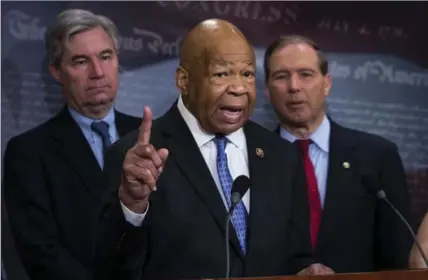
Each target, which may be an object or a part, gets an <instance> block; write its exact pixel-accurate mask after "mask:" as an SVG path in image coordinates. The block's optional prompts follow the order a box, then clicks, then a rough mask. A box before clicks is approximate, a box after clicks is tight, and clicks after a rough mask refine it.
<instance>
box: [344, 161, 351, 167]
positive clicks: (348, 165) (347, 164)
mask: <svg viewBox="0 0 428 280" xmlns="http://www.w3.org/2000/svg"><path fill="white" fill-rule="evenodd" d="M343 167H344V168H346V169H348V168H349V167H351V164H349V162H347V161H345V162H343Z"/></svg>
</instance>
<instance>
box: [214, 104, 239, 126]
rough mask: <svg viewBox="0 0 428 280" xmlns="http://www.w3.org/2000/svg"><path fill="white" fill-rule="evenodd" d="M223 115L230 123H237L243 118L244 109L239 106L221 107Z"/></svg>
mask: <svg viewBox="0 0 428 280" xmlns="http://www.w3.org/2000/svg"><path fill="white" fill-rule="evenodd" d="M219 111H220V112H221V114H222V115H223V120H224V121H225V122H228V123H236V122H238V121H239V120H240V119H241V116H242V113H243V112H244V110H243V109H241V108H238V107H221V108H220V110H219Z"/></svg>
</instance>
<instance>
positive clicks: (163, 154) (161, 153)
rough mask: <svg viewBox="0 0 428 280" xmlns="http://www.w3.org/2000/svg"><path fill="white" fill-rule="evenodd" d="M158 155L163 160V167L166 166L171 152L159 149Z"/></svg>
mask: <svg viewBox="0 0 428 280" xmlns="http://www.w3.org/2000/svg"><path fill="white" fill-rule="evenodd" d="M158 155H159V157H160V158H161V160H162V163H163V165H165V162H166V160H167V158H168V155H169V151H168V150H167V149H165V148H162V149H159V150H158Z"/></svg>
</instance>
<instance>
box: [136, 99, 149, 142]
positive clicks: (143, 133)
mask: <svg viewBox="0 0 428 280" xmlns="http://www.w3.org/2000/svg"><path fill="white" fill-rule="evenodd" d="M151 131H152V110H150V107H148V106H144V116H143V121H142V122H141V124H140V128H139V132H138V143H140V144H149V142H150V133H151Z"/></svg>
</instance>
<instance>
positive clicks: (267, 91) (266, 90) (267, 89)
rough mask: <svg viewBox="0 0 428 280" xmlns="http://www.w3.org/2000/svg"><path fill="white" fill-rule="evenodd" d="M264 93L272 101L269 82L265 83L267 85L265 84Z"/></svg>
mask: <svg viewBox="0 0 428 280" xmlns="http://www.w3.org/2000/svg"><path fill="white" fill-rule="evenodd" d="M263 93H264V95H265V96H266V99H267V100H268V101H269V102H270V94H269V88H268V86H267V84H265V86H264V89H263Z"/></svg>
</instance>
